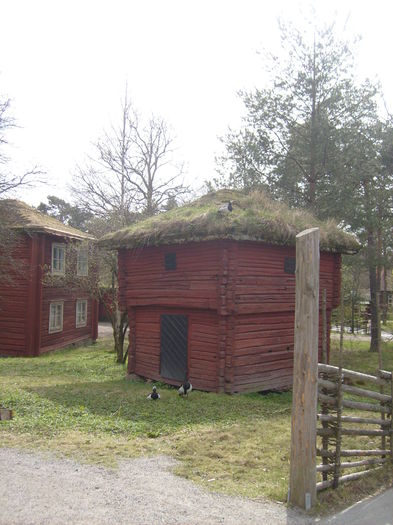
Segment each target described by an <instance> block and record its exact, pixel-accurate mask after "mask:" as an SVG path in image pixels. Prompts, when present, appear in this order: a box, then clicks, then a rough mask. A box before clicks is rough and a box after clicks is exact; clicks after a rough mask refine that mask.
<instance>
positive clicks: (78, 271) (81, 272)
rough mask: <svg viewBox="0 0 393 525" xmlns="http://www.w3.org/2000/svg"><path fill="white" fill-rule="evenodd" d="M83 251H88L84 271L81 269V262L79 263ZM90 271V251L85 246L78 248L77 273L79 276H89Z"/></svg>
mask: <svg viewBox="0 0 393 525" xmlns="http://www.w3.org/2000/svg"><path fill="white" fill-rule="evenodd" d="M82 251H83V252H85V253H86V268H84V269H83V271H81V269H80V264H79V263H80V258H79V254H80V252H82ZM88 273H89V251H88V249H87V248H85V247H83V248H78V251H77V254H76V275H77V276H78V277H87V275H88Z"/></svg>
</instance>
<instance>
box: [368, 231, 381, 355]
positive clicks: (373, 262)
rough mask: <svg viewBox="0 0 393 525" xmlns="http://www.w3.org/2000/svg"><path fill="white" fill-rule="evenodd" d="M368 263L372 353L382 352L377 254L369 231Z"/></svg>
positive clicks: (372, 235)
mask: <svg viewBox="0 0 393 525" xmlns="http://www.w3.org/2000/svg"><path fill="white" fill-rule="evenodd" d="M367 260H368V261H367V262H368V273H369V280H370V314H371V341H370V352H380V348H381V326H380V321H381V319H380V312H379V283H378V275H377V273H378V272H377V254H376V243H375V239H374V232H373V231H372V230H371V229H369V230H368V235H367Z"/></svg>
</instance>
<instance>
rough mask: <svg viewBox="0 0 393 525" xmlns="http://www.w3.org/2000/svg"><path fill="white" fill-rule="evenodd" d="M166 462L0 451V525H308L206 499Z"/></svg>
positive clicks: (278, 510) (264, 509)
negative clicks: (99, 462)
mask: <svg viewBox="0 0 393 525" xmlns="http://www.w3.org/2000/svg"><path fill="white" fill-rule="evenodd" d="M174 464H175V462H174V460H172V459H170V458H167V457H155V458H139V459H136V460H127V461H123V462H122V463H121V464H120V465H119V468H118V469H117V470H110V469H106V468H103V467H97V466H91V465H81V464H78V463H76V462H74V461H71V460H63V459H55V458H53V457H50V456H42V455H38V454H34V453H27V452H21V451H17V450H14V449H6V448H2V449H0V465H1V475H0V524H1V525H22V524H23V525H52V524H53V525H63V524H64V525H75V524H78V525H79V524H84V525H104V524H105V525H107V524H116V525H121V524H130V525H136V524H138V525H142V524H143V525H145V524H146V525H152V524H154V525H160V524H164V525H172V524H173V525H176V524H181V525H184V524H187V525H216V524H220V525H221V524H225V525H226V524H228V525H240V524H241V525H246V524H250V525H251V524H255V525H257V524H258V525H260V524H263V525H270V524H271V525H280V524H285V525H288V524H291V525H305V524H307V523H311V521H309V520H307V519H306V518H305V517H304V516H302V515H300V514H297V513H295V512H293V511H288V510H287V509H286V507H285V506H284V505H280V504H278V503H272V502H264V501H254V500H248V499H245V498H235V497H229V496H223V495H219V494H214V493H210V492H207V491H204V490H202V489H200V488H199V487H197V486H196V485H194V484H193V483H191V482H189V481H187V480H185V479H183V478H180V477H177V476H175V475H173V474H172V473H171V469H172V467H173V466H174Z"/></svg>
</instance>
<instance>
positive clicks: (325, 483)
mask: <svg viewBox="0 0 393 525" xmlns="http://www.w3.org/2000/svg"><path fill="white" fill-rule="evenodd" d="M377 468H379V467H377ZM375 470H376V469H375V468H373V469H369V470H362V471H361V472H353V473H352V474H346V475H345V476H341V477H340V478H338V482H339V483H345V482H346V481H352V480H355V479H359V478H362V477H363V476H366V475H367V474H370V472H374V471H375ZM333 483H334V480H332V479H330V480H328V481H320V482H319V483H317V491H318V492H319V491H321V490H324V489H327V488H329V487H332V486H333Z"/></svg>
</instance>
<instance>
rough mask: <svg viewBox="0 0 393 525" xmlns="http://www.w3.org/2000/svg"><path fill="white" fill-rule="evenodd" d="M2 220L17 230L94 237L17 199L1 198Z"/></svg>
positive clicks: (80, 237)
mask: <svg viewBox="0 0 393 525" xmlns="http://www.w3.org/2000/svg"><path fill="white" fill-rule="evenodd" d="M0 220H1V221H2V223H3V225H5V226H8V227H10V228H13V229H16V230H23V231H30V232H44V233H49V234H52V235H60V236H62V237H70V238H72V239H93V237H92V236H91V235H89V234H87V233H84V232H82V231H80V230H77V229H76V228H73V227H72V226H67V225H66V224H63V223H62V222H60V221H58V220H57V219H55V218H54V217H50V216H49V215H45V213H41V212H40V211H38V210H36V209H35V208H33V207H32V206H29V205H28V204H26V203H25V202H22V201H19V200H16V199H3V200H0Z"/></svg>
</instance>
